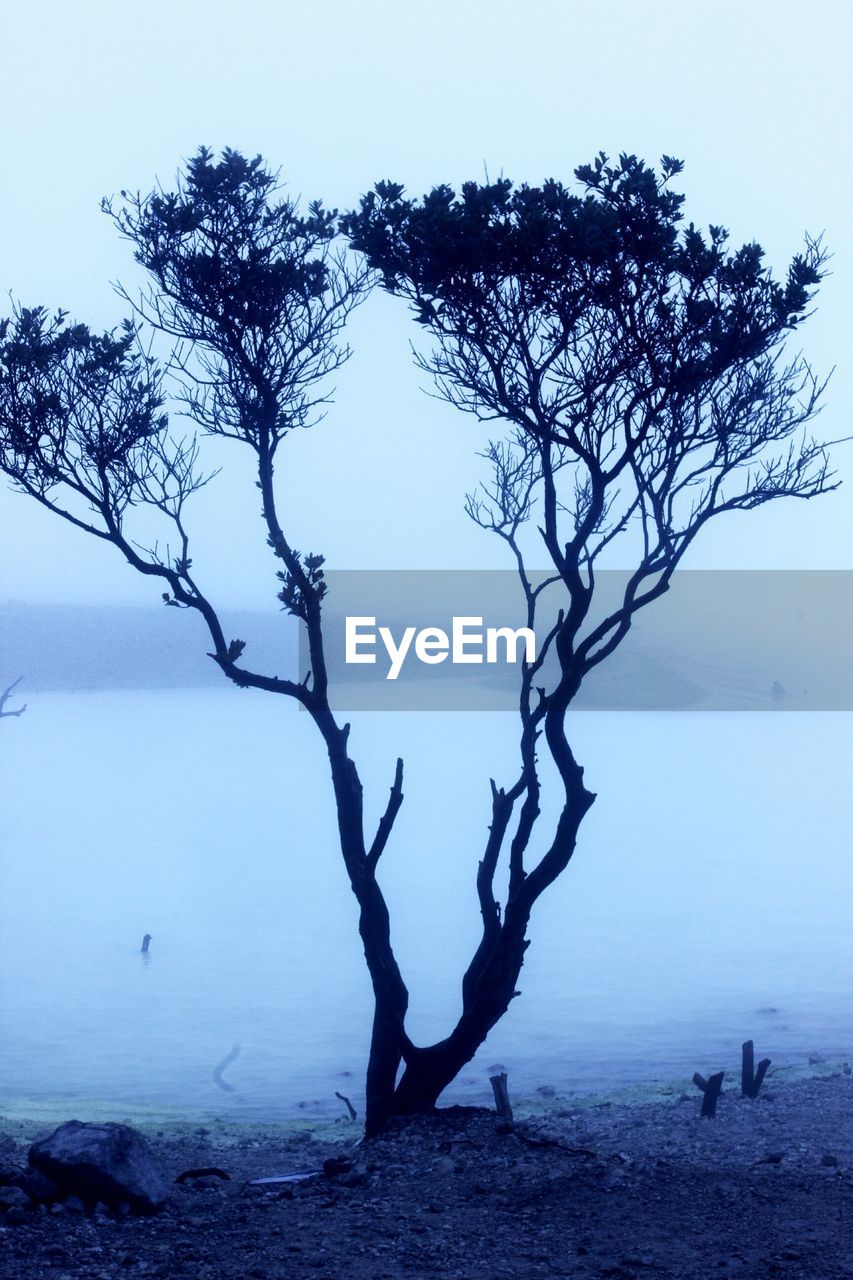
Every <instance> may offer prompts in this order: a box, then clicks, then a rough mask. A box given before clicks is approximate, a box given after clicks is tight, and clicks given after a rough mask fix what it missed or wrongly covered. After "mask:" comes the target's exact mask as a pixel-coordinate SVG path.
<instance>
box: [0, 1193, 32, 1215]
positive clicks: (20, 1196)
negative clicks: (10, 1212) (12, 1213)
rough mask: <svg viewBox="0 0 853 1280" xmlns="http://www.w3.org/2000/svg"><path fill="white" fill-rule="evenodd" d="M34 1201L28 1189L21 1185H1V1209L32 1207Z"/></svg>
mask: <svg viewBox="0 0 853 1280" xmlns="http://www.w3.org/2000/svg"><path fill="white" fill-rule="evenodd" d="M31 1208H32V1203H31V1201H30V1197H29V1196H28V1195H27V1193H26V1191H22V1190H21V1188H20V1187H0V1209H3V1210H6V1209H31Z"/></svg>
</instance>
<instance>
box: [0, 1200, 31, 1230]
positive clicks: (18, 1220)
mask: <svg viewBox="0 0 853 1280" xmlns="http://www.w3.org/2000/svg"><path fill="white" fill-rule="evenodd" d="M26 1220H27V1215H26V1213H25V1212H24V1210H23V1209H19V1208H18V1206H17V1205H13V1206H12V1208H11V1209H8V1210H7V1211H6V1216H5V1218H4V1222H7V1223H8V1224H9V1226H10V1227H22V1226H23V1225H24V1223H25V1222H26Z"/></svg>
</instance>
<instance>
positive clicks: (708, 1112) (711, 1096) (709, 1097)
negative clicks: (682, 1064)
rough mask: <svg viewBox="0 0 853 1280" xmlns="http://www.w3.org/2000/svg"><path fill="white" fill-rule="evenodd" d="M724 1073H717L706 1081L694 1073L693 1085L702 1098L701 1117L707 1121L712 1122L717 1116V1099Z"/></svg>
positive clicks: (697, 1073)
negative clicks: (699, 1090) (699, 1091)
mask: <svg viewBox="0 0 853 1280" xmlns="http://www.w3.org/2000/svg"><path fill="white" fill-rule="evenodd" d="M725 1074H726V1073H725V1071H717V1072H716V1073H715V1074H714V1075H712V1076H709V1077H708V1079H707V1080H706V1079H705V1077H704V1076H700V1074H699V1072H698V1071H697V1072H695V1074H694V1076H693V1083H694V1084H695V1086H696V1088H697V1089H701V1091H702V1094H703V1098H702V1115H703V1116H705V1117H706V1118H707V1119H708V1120H713V1119H714V1116H715V1115H716V1114H717V1099H718V1098H719V1096H720V1092H721V1090H722V1088H723V1077H724V1076H725Z"/></svg>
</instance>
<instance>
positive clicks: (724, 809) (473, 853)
mask: <svg viewBox="0 0 853 1280" xmlns="http://www.w3.org/2000/svg"><path fill="white" fill-rule="evenodd" d="M574 741H575V743H576V753H577V755H578V757H579V758H580V760H581V762H582V763H584V764H585V765H586V770H587V772H586V781H587V783H588V784H589V785H590V786H591V788H592V789H593V790H594V791H596V792H597V793H598V800H597V802H596V804H595V805H594V807H593V809H592V811H591V812H590V814H589V816H588V818H587V820H586V822H585V824H584V826H583V828H582V832H581V841H580V845H579V848H578V852H577V854H576V856H575V859H574V861H573V863H572V865H571V866H570V867H569V869H568V871H567V873H566V875H565V876H564V877H563V879H562V881H561V882H560V883H559V884H558V885H557V886H555V887H554V888H553V889H552V890H551V891H550V893H549V895H548V896H547V898H546V899H545V900H544V901H542V902H541V903H540V905H539V907H538V909H537V911H536V914H535V917H534V921H533V927H532V933H531V936H532V938H533V945H532V946H531V947H530V949H529V951H528V958H527V962H526V964H525V967H524V970H523V973H522V977H521V983H520V986H521V989H522V993H523V994H522V997H521V998H520V999H518V1000H516V1001H514V1002H513V1007H512V1009H511V1010H510V1013H509V1014H508V1015H507V1017H506V1019H505V1020H504V1022H503V1024H502V1025H501V1026H500V1027H498V1028H497V1029H496V1030H495V1031H494V1032H493V1034H492V1036H491V1037H490V1039H489V1041H488V1042H487V1044H486V1045H485V1046H484V1048H483V1049H482V1050H481V1052H480V1054H479V1055H478V1057H477V1059H476V1060H475V1061H474V1062H473V1063H472V1064H471V1065H470V1067H469V1068H468V1069H467V1070H466V1071H465V1072H464V1073H463V1076H462V1077H461V1079H460V1080H459V1081H458V1082H457V1083H456V1084H455V1085H454V1086H453V1088H452V1089H451V1090H449V1091H448V1094H447V1095H446V1097H447V1099H448V1100H456V1101H469V1102H477V1101H485V1100H486V1099H487V1098H488V1097H489V1096H490V1090H489V1085H488V1075H489V1071H490V1068H492V1067H493V1066H494V1065H495V1064H498V1063H500V1064H502V1065H503V1066H504V1067H505V1068H506V1069H507V1070H508V1071H509V1074H510V1085H511V1089H512V1091H513V1092H514V1093H515V1095H516V1096H519V1095H523V1094H533V1093H534V1092H535V1090H536V1089H537V1088H540V1087H542V1086H551V1087H553V1088H555V1089H556V1090H557V1091H558V1093H562V1092H569V1091H573V1090H576V1091H586V1090H594V1089H598V1088H609V1087H612V1086H614V1085H618V1084H622V1083H635V1082H641V1081H646V1080H651V1079H655V1078H662V1079H665V1078H671V1077H673V1076H677V1075H681V1074H690V1073H692V1072H693V1071H694V1070H697V1069H698V1070H702V1071H703V1072H707V1071H711V1070H715V1069H719V1068H722V1067H726V1068H727V1069H731V1070H733V1071H735V1070H736V1069H737V1067H738V1062H739V1045H740V1042H741V1041H742V1040H743V1039H745V1038H747V1037H753V1038H754V1039H755V1041H756V1051H757V1052H758V1054H759V1055H760V1056H764V1055H765V1054H766V1055H768V1056H770V1057H772V1058H773V1059H774V1061H775V1062H777V1063H785V1062H802V1061H804V1060H805V1059H806V1057H807V1055H808V1053H809V1052H811V1051H820V1052H822V1053H824V1054H825V1055H826V1056H827V1057H830V1058H831V1057H844V1056H847V1055H850V1056H853V1018H851V1014H853V1010H852V1009H851V996H850V976H851V973H853V938H851V930H850V924H849V922H850V919H851V918H853V869H851V862H852V861H853V860H851V843H853V789H851V785H850V779H851V777H853V715H850V714H840V713H838V714H818V713H796V714H795V713H787V712H786V713H767V714H760V713H752V714H737V713H705V714H698V713H670V714H664V713H659V714H654V713H634V714H631V713H617V712H604V713H595V712H586V713H579V714H578V715H577V716H576V717H575V731H574ZM513 743H514V718H513V717H512V716H511V715H505V714H497V713H492V714H479V715H478V714H476V713H472V714H470V715H465V716H463V715H460V714H440V715H439V714H434V715H430V714H417V713H407V714H403V713H398V714H379V713H374V714H364V715H361V716H360V717H358V718H357V720H356V722H355V724H354V727H353V734H352V745H353V751H354V754H355V756H356V758H357V760H358V761H359V764H360V767H361V770H362V776H363V778H364V781H365V789H366V795H367V807H368V812H369V813H371V814H372V815H373V816H374V818H375V817H378V814H379V812H380V809H381V807H382V805H383V804H384V802H385V798H386V797H387V792H388V787H389V785H390V783H391V780H392V776H393V766H394V760H395V758H396V756H397V755H398V754H402V755H403V756H404V758H405V761H406V782H405V788H404V789H405V797H406V798H405V803H404V806H403V809H402V811H401V814H400V817H399V819H398V824H397V827H396V828H395V832H394V835H393V837H392V840H391V843H390V845H389V847H388V849H387V851H386V853H385V856H384V858H383V862H382V874H381V879H382V883H383V886H384V887H385V889H386V892H387V895H388V898H389V901H390V905H391V910H392V920H393V924H394V940H395V947H396V951H397V954H398V957H399V960H400V963H401V966H402V968H403V972H404V976H405V977H406V979H407V982H408V984H409V987H410V991H411V1017H410V1024H409V1025H410V1032H411V1034H412V1036H413V1038H414V1039H415V1040H416V1041H419V1042H423V1041H427V1040H430V1039H433V1038H438V1037H440V1036H442V1035H444V1034H446V1032H447V1031H448V1030H449V1028H450V1026H451V1025H452V1021H453V1019H454V1018H455V1015H456V1013H457V1012H458V1007H459V985H460V978H461V974H462V972H463V970H464V967H465V965H466V963H467V960H468V959H469V957H470V954H471V951H472V948H473V946H474V945H475V941H476V936H477V926H478V911H477V900H476V894H475V890H474V876H475V873H476V866H477V861H478V858H479V857H480V855H481V851H482V847H483V841H484V833H485V829H486V824H487V821H488V809H489V789H488V778H489V776H494V777H495V778H496V779H497V780H498V781H503V782H506V781H509V780H510V779H511V777H512V775H513V768H512V762H513V759H514V754H513ZM0 768H2V790H3V806H2V814H1V815H0V835H2V864H1V865H2V869H0V1034H2V1043H3V1050H2V1058H0V1103H2V1099H3V1097H6V1098H7V1099H8V1098H10V1097H12V1096H20V1095H24V1096H27V1097H36V1098H38V1097H48V1096H54V1097H55V1096H56V1095H59V1094H71V1095H78V1096H83V1097H90V1098H93V1099H102V1100H114V1101H117V1102H123V1103H128V1104H131V1103H135V1104H136V1103H140V1104H154V1105H163V1106H166V1105H169V1106H179V1107H188V1108H193V1109H209V1110H213V1111H215V1112H217V1113H219V1114H223V1115H242V1116H246V1117H247V1118H248V1117H264V1118H271V1119H272V1118H278V1117H287V1116H296V1115H312V1116H314V1115H316V1116H328V1115H336V1114H338V1113H339V1112H340V1111H341V1104H340V1103H339V1102H338V1101H337V1100H336V1099H335V1097H334V1094H335V1091H336V1090H339V1091H341V1092H343V1093H346V1094H348V1095H350V1096H351V1097H352V1099H353V1101H354V1103H355V1104H356V1106H357V1107H358V1108H359V1110H361V1096H362V1074H363V1070H364V1065H365V1058H366V1051H367V1044H368V1037H369V1026H370V1003H371V1002H370V989H369V984H368V980H367V975H366V971H365V969H364V962H363V957H362V955H361V951H360V946H359V941H358V937H357V933H356V910H355V902H354V899H353V898H352V896H351V893H350V891H349V888H348V885H347V883H346V879H345V876H344V872H343V867H342V865H341V863H340V856H339V854H338V853H337V850H336V838H335V828H334V816H333V809H332V801H331V789H330V784H329V782H328V778H327V773H326V769H327V764H326V760H325V758H324V752H323V748H322V745H321V744H320V743H319V742H318V739H317V735H316V733H315V731H314V730H313V727H312V725H311V724H310V722H309V720H308V718H307V716H305V715H304V714H303V713H300V712H298V711H297V710H296V709H295V708H293V707H292V706H290V705H289V704H287V703H286V702H285V700H284V699H276V698H273V697H269V696H267V695H263V694H255V693H252V692H238V691H236V690H232V689H229V688H223V689H221V690H219V689H217V690H193V691H186V690H183V691H180V690H179V691H174V690H173V691H162V692H151V691H145V692H135V693H132V692H109V693H85V694H83V693H77V694H60V693H42V694H39V695H38V696H36V697H33V698H31V699H30V708H29V710H28V711H27V713H26V715H25V716H22V717H21V718H20V719H18V720H15V721H10V723H9V724H8V725H4V726H2V733H0ZM545 819H546V820H547V811H546V814H545ZM146 932H148V933H151V934H152V935H153V941H152V943H151V951H150V956H149V958H148V959H147V961H146V959H145V958H144V957H143V956H142V955H141V954H140V951H139V947H140V942H141V939H142V935H143V934H144V933H146ZM235 1045H239V1050H240V1051H239V1055H238V1056H237V1057H236V1058H234V1059H233V1060H232V1061H231V1062H230V1064H229V1065H228V1066H227V1067H226V1068H224V1069H223V1072H222V1077H221V1078H222V1081H223V1082H224V1083H229V1084H230V1085H231V1086H232V1088H231V1090H229V1091H226V1090H224V1089H223V1088H221V1087H220V1086H219V1085H218V1084H217V1082H216V1080H215V1079H214V1076H213V1071H214V1068H215V1067H216V1066H217V1064H218V1063H220V1062H221V1061H222V1059H223V1058H224V1057H225V1056H226V1055H227V1054H228V1053H229V1052H230V1051H231V1050H232V1047H233V1046H235Z"/></svg>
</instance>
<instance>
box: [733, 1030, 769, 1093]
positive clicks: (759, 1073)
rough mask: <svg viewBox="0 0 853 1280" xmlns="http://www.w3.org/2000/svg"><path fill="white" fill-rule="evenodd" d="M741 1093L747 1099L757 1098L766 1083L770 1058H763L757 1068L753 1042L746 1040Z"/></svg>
mask: <svg viewBox="0 0 853 1280" xmlns="http://www.w3.org/2000/svg"><path fill="white" fill-rule="evenodd" d="M741 1054H742V1058H741V1071H740V1091H741V1093H742V1094H743V1096H744V1097H745V1098H757V1097H758V1091H759V1089H760V1088H761V1085H762V1083H763V1082H764V1077H765V1075H766V1073H767V1068H768V1067H769V1066H770V1059H769V1058H762V1059H761V1061H760V1062H759V1064H758V1068H757V1069H756V1067H755V1051H754V1048H753V1044H752V1041H751V1040H745V1041H744V1043H743V1047H742V1049H741Z"/></svg>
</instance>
